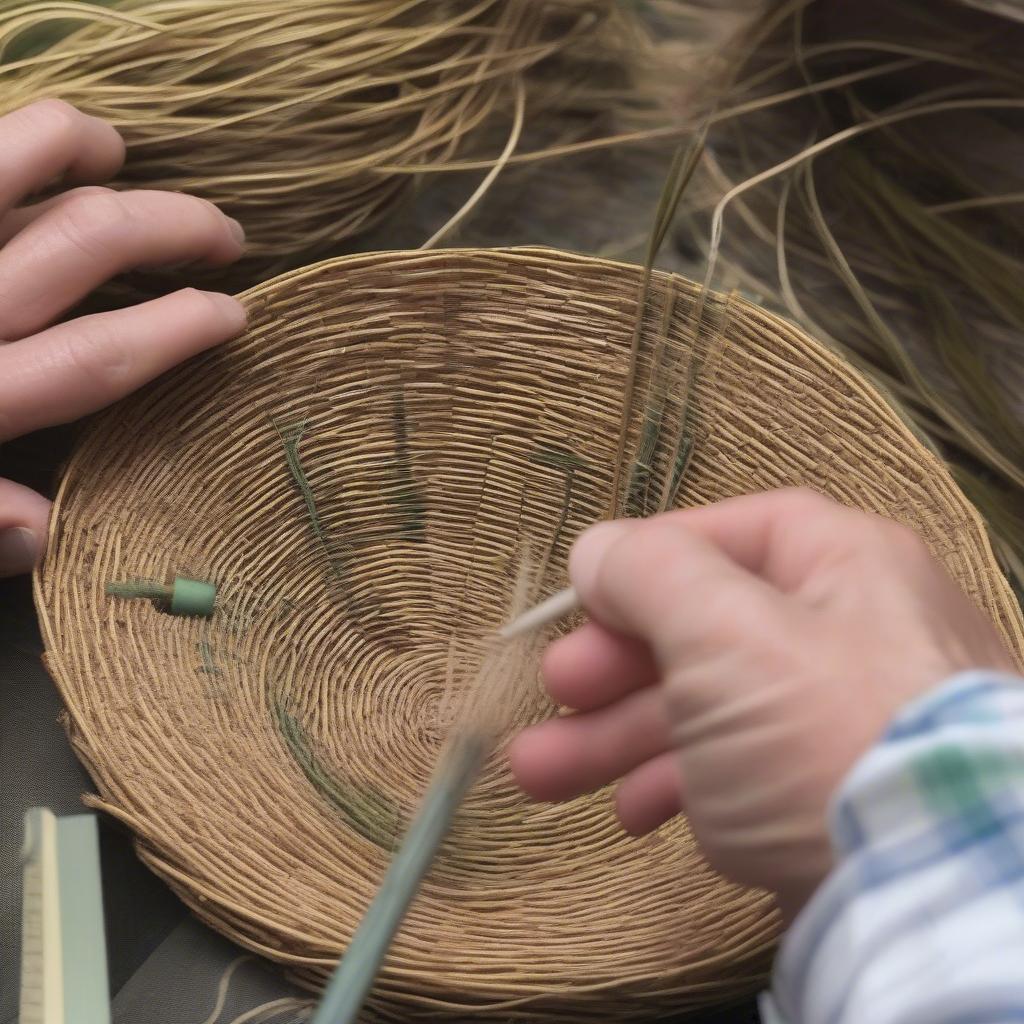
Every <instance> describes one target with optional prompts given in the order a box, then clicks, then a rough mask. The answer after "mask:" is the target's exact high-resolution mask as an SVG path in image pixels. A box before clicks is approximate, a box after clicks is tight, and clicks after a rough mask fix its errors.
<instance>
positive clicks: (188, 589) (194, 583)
mask: <svg viewBox="0 0 1024 1024" xmlns="http://www.w3.org/2000/svg"><path fill="white" fill-rule="evenodd" d="M216 603H217V588H216V587H215V586H214V585H213V584H212V583H204V582H203V581H202V580H186V579H182V578H181V577H180V576H179V577H178V578H177V579H176V580H175V581H174V586H173V588H172V589H171V614H172V615H199V616H201V617H202V618H204V619H208V618H209V617H210V616H211V615H212V614H213V607H214V605H215V604H216Z"/></svg>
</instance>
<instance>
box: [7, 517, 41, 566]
mask: <svg viewBox="0 0 1024 1024" xmlns="http://www.w3.org/2000/svg"><path fill="white" fill-rule="evenodd" d="M38 557H39V542H38V541H37V540H36V535H35V534H34V533H33V532H32V531H31V530H29V529H28V528H26V527H24V526H13V527H11V528H9V529H7V530H0V576H19V575H20V574H21V573H23V572H31V571H32V568H33V566H34V565H35V564H36V559H37V558H38Z"/></svg>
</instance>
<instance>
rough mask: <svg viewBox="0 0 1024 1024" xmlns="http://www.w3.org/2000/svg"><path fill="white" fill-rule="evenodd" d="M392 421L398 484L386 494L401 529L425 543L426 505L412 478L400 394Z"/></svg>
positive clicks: (400, 393)
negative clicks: (396, 514)
mask: <svg viewBox="0 0 1024 1024" xmlns="http://www.w3.org/2000/svg"><path fill="white" fill-rule="evenodd" d="M392 421H393V424H394V428H395V462H394V469H395V482H394V483H393V484H392V485H391V486H390V487H388V488H387V489H386V491H385V493H386V496H387V498H388V500H389V501H390V502H391V504H392V505H394V507H395V510H396V512H397V513H398V528H399V530H401V531H402V533H404V534H405V535H406V536H407V537H408V538H409V539H410V540H415V541H425V540H426V539H427V502H426V498H425V497H424V496H423V492H422V491H421V490H420V488H419V486H418V485H417V483H416V480H415V479H414V478H413V475H412V460H411V457H410V453H409V427H408V423H407V421H406V415H405V396H404V394H403V393H402V392H401V391H400V392H399V393H398V394H397V395H396V396H395V400H394V410H393V414H392Z"/></svg>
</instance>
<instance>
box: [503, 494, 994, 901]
mask: <svg viewBox="0 0 1024 1024" xmlns="http://www.w3.org/2000/svg"><path fill="white" fill-rule="evenodd" d="M570 569H571V576H572V579H573V583H574V584H575V586H576V588H577V590H578V591H579V593H580V595H581V597H582V599H583V603H584V605H585V606H586V609H587V611H588V612H589V613H590V616H591V619H592V620H593V621H591V622H590V623H588V624H587V625H585V626H583V627H582V628H580V629H579V630H577V631H576V632H575V633H573V634H571V635H569V636H568V637H565V638H563V639H562V640H560V641H558V642H557V643H555V644H554V645H553V646H552V648H551V649H550V650H549V652H548V654H547V656H546V659H545V664H544V674H545V677H546V681H547V685H548V689H549V691H550V693H551V695H552V697H553V698H554V699H555V701H556V702H558V703H560V704H563V705H566V706H568V707H569V708H572V709H576V710H577V712H578V713H577V714H575V715H571V716H566V717H561V718H556V719H553V720H551V721H548V722H545V723H543V724H541V725H539V726H534V727H533V728H532V729H529V730H527V731H526V732H525V733H524V734H523V735H521V736H520V737H518V738H517V739H516V740H515V741H514V743H513V745H512V747H511V750H510V757H511V763H512V768H513V772H514V774H515V775H516V777H517V779H518V780H519V782H520V784H521V785H522V787H523V788H524V789H525V790H526V791H527V792H528V793H529V794H531V795H533V796H534V797H536V798H538V799H544V800H564V799H567V798H570V797H573V796H576V795H578V794H580V793H583V792H586V791H590V790H594V789H597V788H599V787H601V786H604V785H606V784H607V783H610V782H612V781H614V780H616V779H619V778H622V782H621V783H620V784H619V788H618V793H617V807H618V813H619V817H620V818H621V820H622V822H623V824H624V825H625V827H626V828H627V829H628V830H629V831H630V832H633V833H636V834H641V833H644V832H647V831H649V830H651V829H653V828H655V827H656V826H658V825H660V824H661V823H662V822H664V821H666V820H667V819H668V818H670V817H672V816H673V815H675V814H676V813H678V812H679V811H680V810H684V811H685V812H686V814H687V816H688V817H689V820H690V823H691V825H692V827H693V830H694V834H695V836H696V837H697V840H698V842H699V843H700V845H701V847H702V848H703V850H704V853H705V855H706V856H707V858H708V859H709V861H710V863H711V864H712V865H713V866H715V867H716V868H718V869H719V870H720V871H721V872H723V873H724V874H726V875H728V876H730V877H732V878H733V879H735V880H737V881H739V882H742V883H745V884H748V885H752V886H756V887H760V888H765V889H769V890H772V891H774V892H776V893H777V894H778V897H779V903H780V906H781V908H782V910H783V912H784V913H785V914H786V915H787V916H789V917H792V916H793V915H794V914H795V913H796V912H797V910H798V909H799V908H800V907H801V906H802V905H803V903H804V902H805V901H806V900H807V899H808V897H809V896H810V894H811V893H812V892H813V890H814V889H815V888H816V887H817V885H818V884H819V883H820V882H821V881H822V880H823V879H824V876H825V874H826V873H827V871H828V870H829V867H830V866H831V852H830V846H829V839H828V831H827V823H826V809H827V805H828V802H829V800H830V798H831V796H832V794H833V792H834V791H835V789H836V787H837V786H838V784H839V783H840V781H841V780H842V779H843V777H844V775H845V774H846V773H847V772H848V771H849V769H850V768H851V767H852V766H853V764H854V762H855V761H856V760H857V759H858V758H859V757H860V756H861V755H862V754H863V753H865V752H866V751H867V749H868V748H869V747H870V746H871V745H872V744H873V743H874V742H875V741H876V740H877V739H878V738H879V737H880V736H881V734H882V733H883V732H884V730H885V729H886V727H887V725H888V724H889V723H890V721H891V720H892V718H893V716H894V715H895V714H896V712H897V711H898V710H899V709H900V708H901V707H902V706H903V705H904V704H906V703H907V702H908V701H910V700H911V699H913V698H914V697H916V696H917V695H919V694H921V693H923V692H924V691H926V690H928V689H929V688H931V687H934V686H935V685H937V684H939V683H941V682H942V681H943V680H945V679H946V678H948V677H949V676H951V675H953V674H954V673H956V672H958V671H961V670H965V669H971V668H992V669H1005V670H1009V671H1012V670H1013V662H1012V659H1011V658H1010V656H1009V654H1008V653H1007V652H1006V650H1005V649H1004V647H1003V646H1002V643H1001V641H1000V639H999V637H998V635H997V633H996V631H995V629H994V627H993V626H992V624H991V623H990V622H989V621H988V620H987V619H986V618H985V617H984V616H983V615H982V614H981V613H980V612H979V611H978V610H977V609H976V608H975V607H974V606H973V605H972V604H971V603H970V602H969V601H968V600H967V598H966V597H965V596H964V595H963V593H962V592H961V591H960V590H959V589H958V587H957V586H956V585H955V584H954V583H953V581H952V580H951V579H950V578H949V577H948V576H947V575H946V573H945V572H944V571H943V570H942V568H941V567H940V566H939V565H938V563H937V562H936V561H935V560H934V559H933V558H932V557H931V556H930V554H929V553H928V551H927V549H926V548H925V546H924V544H923V543H922V541H921V540H920V539H919V538H918V537H917V536H916V535H915V534H914V533H912V532H911V531H909V530H907V529H904V528H902V527H900V526H897V525H896V524H894V523H892V522H890V521H888V520H886V519H882V518H880V517H878V516H871V515H867V514H864V513H861V512H855V511H851V510H849V509H846V508H843V507H841V506H839V505H837V504H834V503H833V502H831V501H829V500H828V499H826V498H823V497H820V496H818V495H816V494H813V493H810V492H808V491H802V490H796V491H776V492H770V493H766V494H761V495H755V496H751V497H742V498H735V499H732V500H729V501H725V502H722V503H720V504H718V505H711V506H707V507H705V508H699V509H690V510H686V511H681V512H672V513H668V514H666V515H662V516H658V517H655V518H653V519H649V520H643V521H620V522H614V523H605V524H602V525H600V526H597V527H594V528H593V529H592V530H590V531H589V532H588V533H586V534H584V535H583V537H582V538H581V539H580V541H579V542H578V543H577V545H576V548H575V549H574V551H573V555H572V559H571V564H570Z"/></svg>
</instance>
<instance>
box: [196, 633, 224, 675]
mask: <svg viewBox="0 0 1024 1024" xmlns="http://www.w3.org/2000/svg"><path fill="white" fill-rule="evenodd" d="M196 650H197V651H198V652H199V657H200V658H202V659H203V664H202V665H201V666H200V668H199V672H200V673H201V674H202V675H206V676H221V675H223V674H224V673H223V672H222V671H221V670H220V669H219V668H217V666H216V664H215V663H214V660H213V647H212V646H211V645H210V641H209V640H200V641H199V643H197V644H196Z"/></svg>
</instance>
